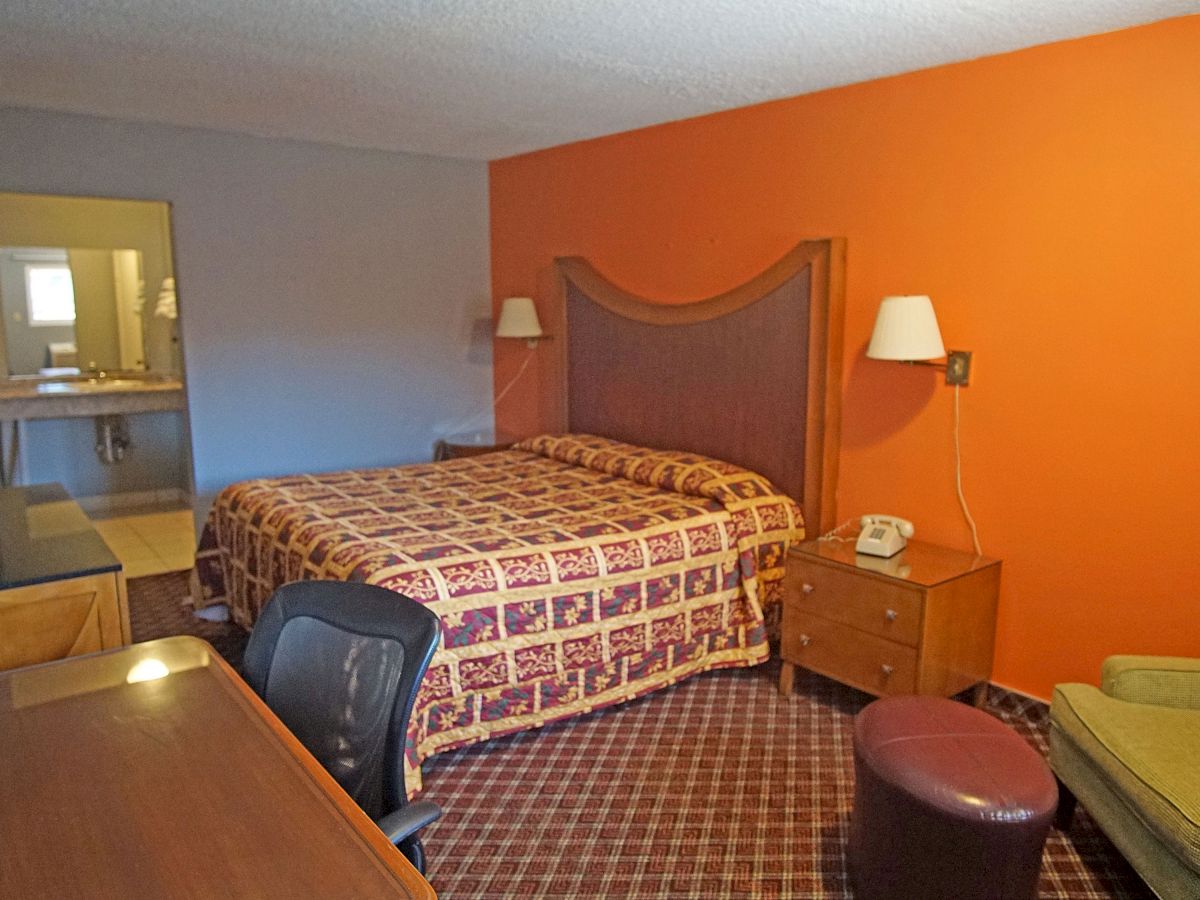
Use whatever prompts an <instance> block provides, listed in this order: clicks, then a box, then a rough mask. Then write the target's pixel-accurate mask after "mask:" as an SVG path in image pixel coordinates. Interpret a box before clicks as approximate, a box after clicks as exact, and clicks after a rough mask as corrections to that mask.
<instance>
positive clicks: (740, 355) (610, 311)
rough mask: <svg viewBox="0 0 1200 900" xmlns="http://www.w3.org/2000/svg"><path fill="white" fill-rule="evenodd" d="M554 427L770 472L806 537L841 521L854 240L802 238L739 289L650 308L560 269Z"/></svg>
mask: <svg viewBox="0 0 1200 900" xmlns="http://www.w3.org/2000/svg"><path fill="white" fill-rule="evenodd" d="M556 264H557V267H558V274H559V284H560V290H559V292H558V295H557V296H556V297H555V298H554V301H553V304H554V308H553V309H551V310H549V311H548V312H549V314H550V316H549V317H550V319H551V321H552V322H553V325H552V329H551V333H552V334H554V335H555V338H556V340H554V341H551V342H550V344H549V346H550V348H551V354H552V357H553V361H552V365H551V372H550V377H551V383H552V385H553V390H554V394H555V396H554V406H555V408H554V410H553V419H552V423H551V427H552V429H553V430H556V431H564V432H565V431H571V432H584V433H589V434H598V435H604V436H606V437H611V438H615V439H617V440H622V441H627V442H629V443H634V444H641V445H643V446H648V447H657V448H662V449H673V450H687V451H691V452H694V453H701V454H704V455H706V456H712V457H716V458H718V459H724V460H727V461H728V462H732V463H737V464H738V465H742V466H745V467H746V468H748V469H752V470H754V471H756V472H759V473H760V474H762V475H765V476H766V477H767V478H769V479H770V480H771V481H772V482H774V484H775V485H777V486H778V487H779V488H780V489H781V490H783V491H784V492H785V493H787V494H789V495H790V496H792V497H793V498H795V499H796V501H797V502H799V503H800V506H801V508H802V509H803V511H804V519H805V525H806V529H807V531H808V534H809V536H810V537H815V536H816V535H817V534H820V533H822V532H825V531H828V530H829V529H830V528H832V527H833V525H834V517H835V515H836V509H835V491H836V489H837V465H838V448H839V434H840V428H841V371H842V316H843V291H844V273H845V241H844V240H843V239H840V238H832V239H826V240H814V241H804V242H802V243H800V244H798V245H797V246H796V247H795V248H794V249H792V250H791V251H789V252H788V253H787V254H786V255H785V256H784V257H783V258H782V259H780V260H779V261H778V262H776V263H775V264H774V265H773V266H771V267H770V268H769V269H767V270H766V271H765V272H763V273H762V274H760V275H758V276H757V277H755V278H752V279H751V280H750V281H748V282H746V283H745V284H743V285H741V286H740V287H736V288H734V289H733V290H730V291H727V292H725V293H723V294H719V295H717V296H715V297H710V298H708V299H706V300H699V301H696V302H692V303H683V304H662V303H654V302H651V301H649V300H646V299H645V298H642V297H638V296H636V295H634V294H631V293H629V292H627V291H624V290H622V289H621V288H619V287H617V286H616V285H614V284H613V283H612V282H610V281H608V280H607V279H606V278H605V277H604V276H603V275H601V274H600V273H599V272H597V271H596V269H595V268H593V267H592V266H591V264H589V263H588V262H587V261H586V260H584V259H582V258H580V257H564V258H560V259H558V260H556Z"/></svg>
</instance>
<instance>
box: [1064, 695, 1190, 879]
mask: <svg viewBox="0 0 1200 900" xmlns="http://www.w3.org/2000/svg"><path fill="white" fill-rule="evenodd" d="M1050 721H1051V724H1052V727H1055V728H1058V729H1059V730H1060V732H1061V733H1062V734H1063V736H1065V737H1066V738H1068V739H1069V740H1071V741H1072V742H1073V743H1074V744H1075V745H1076V746H1077V747H1079V748H1080V749H1081V750H1082V751H1083V752H1084V753H1085V754H1086V755H1087V756H1088V758H1090V759H1091V760H1093V761H1094V763H1095V765H1096V768H1097V769H1098V773H1097V774H1098V775H1100V776H1101V777H1103V778H1104V779H1105V780H1106V781H1107V782H1108V784H1109V786H1110V788H1111V789H1112V790H1113V791H1115V792H1116V793H1118V794H1120V795H1121V796H1123V797H1124V798H1125V799H1126V801H1127V802H1128V804H1129V806H1130V807H1131V808H1132V809H1133V810H1134V811H1135V812H1136V813H1137V814H1138V816H1139V818H1141V819H1142V822H1143V824H1144V825H1145V826H1146V827H1147V828H1149V829H1150V830H1151V831H1153V832H1154V834H1155V835H1157V836H1158V838H1159V839H1160V840H1161V841H1162V842H1163V844H1165V845H1166V846H1168V847H1170V848H1171V849H1172V850H1173V851H1174V852H1175V854H1176V855H1177V856H1178V857H1179V858H1180V860H1181V861H1183V863H1184V864H1185V865H1187V866H1190V867H1191V868H1192V869H1193V870H1196V871H1200V711H1198V710H1193V709H1174V708H1170V707H1165V706H1152V705H1149V704H1145V703H1130V702H1127V701H1125V700H1117V699H1115V698H1113V697H1109V696H1108V695H1107V694H1104V693H1101V692H1100V691H1099V690H1097V689H1096V688H1094V687H1092V686H1091V685H1089V684H1060V685H1058V686H1057V687H1056V688H1055V689H1054V698H1053V701H1052V702H1051V705H1050Z"/></svg>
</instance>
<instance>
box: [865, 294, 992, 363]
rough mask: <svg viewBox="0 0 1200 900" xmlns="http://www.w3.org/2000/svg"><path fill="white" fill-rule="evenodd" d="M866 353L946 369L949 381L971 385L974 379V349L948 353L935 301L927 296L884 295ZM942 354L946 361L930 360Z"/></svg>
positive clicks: (880, 357) (874, 357)
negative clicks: (939, 326) (934, 306)
mask: <svg viewBox="0 0 1200 900" xmlns="http://www.w3.org/2000/svg"><path fill="white" fill-rule="evenodd" d="M867 356H869V357H871V359H891V360H896V361H899V362H906V363H909V364H910V365H916V366H933V367H935V368H938V369H945V370H946V384H968V383H969V382H970V378H971V351H970V350H951V351H950V352H949V353H947V352H946V346H945V345H944V344H943V343H942V332H941V330H940V329H939V328H938V323H937V316H936V315H935V314H934V312H933V303H932V302H931V301H930V299H929V298H928V297H925V296H919V295H918V296H909V297H884V298H883V302H882V303H880V304H879V315H878V316H876V317H875V331H874V332H873V333H872V334H871V343H870V344H869V345H868V346H867ZM943 356H944V357H946V361H945V362H944V363H936V362H931V361H930V360H934V359H941V358H942V357H943Z"/></svg>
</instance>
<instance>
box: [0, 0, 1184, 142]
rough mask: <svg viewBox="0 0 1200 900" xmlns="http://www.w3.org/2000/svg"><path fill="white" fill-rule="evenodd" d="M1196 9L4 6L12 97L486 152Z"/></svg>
mask: <svg viewBox="0 0 1200 900" xmlns="http://www.w3.org/2000/svg"><path fill="white" fill-rule="evenodd" d="M1197 11H1200V0H790V2H789V0H492V2H489V0H0V104H6V105H15V106H31V107H38V108H45V109H55V110H66V111H74V112H85V113H93V114H98V115H104V116H114V117H119V118H126V119H135V120H141V121H152V122H166V123H171V124H176V125H194V126H202V127H208V128H217V129H222V130H226V131H237V132H249V133H252V134H259V135H269V136H276V137H290V138H299V139H303V140H313V141H327V142H332V143H338V144H346V145H350V146H356V147H372V148H382V149H389V150H403V151H408V152H415V153H429V154H435V155H439V156H457V157H466V158H471V159H494V158H497V157H502V156H508V155H511V154H515V153H521V152H524V151H527V150H533V149H536V148H541V147H548V146H552V145H554V144H561V143H565V142H568V141H574V140H580V139H582V138H588V137H595V136H597V135H601V134H610V133H612V132H617V131H624V130H627V129H630V128H636V127H640V126H643V125H650V124H654V123H657V122H664V121H669V120H672V119H681V118H686V117H688V116H695V115H699V114H701V113H707V112H712V111H714V110H719V109H726V108H730V107H735V106H743V105H745V104H748V103H754V102H757V101H761V100H769V99H773V98H777V97H786V96H791V95H794V94H801V93H806V92H808V91H813V90H818V89H820V88H825V87H831V86H834V85H841V84H848V83H851V82H855V81H863V80H866V79H870V78H877V77H879V76H883V75H890V74H894V73H897V72H905V71H911V70H913V69H920V68H924V67H927V66H933V65H938V64H940V63H946V62H952V61H955V60H962V59H970V58H972V57H977V56H983V55H987V54H992V53H1000V52H1003V51H1007V50H1013V49H1016V48H1019V47H1026V46H1031V45H1034V44H1041V43H1046V42H1048V41H1055V40H1060V39H1063V38H1070V37H1077V36H1080V35H1085V34H1093V33H1096V32H1101V31H1108V30H1112V29H1116V28H1122V27H1125V26H1129V25H1134V24H1138V23H1142V22H1150V21H1154V20H1157V19H1163V18H1169V17H1172V16H1178V15H1184V14H1188V13H1194V12H1197ZM1197 52H1200V48H1197Z"/></svg>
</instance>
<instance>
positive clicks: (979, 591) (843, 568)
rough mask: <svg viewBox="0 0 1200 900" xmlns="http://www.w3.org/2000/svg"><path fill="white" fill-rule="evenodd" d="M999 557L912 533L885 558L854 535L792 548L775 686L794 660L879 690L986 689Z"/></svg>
mask: <svg viewBox="0 0 1200 900" xmlns="http://www.w3.org/2000/svg"><path fill="white" fill-rule="evenodd" d="M999 592H1000V561H999V560H995V559H988V558H987V557H977V556H974V555H973V554H970V553H962V552H960V551H957V550H950V549H947V548H944V547H938V546H935V545H933V544H926V543H922V542H920V541H909V543H908V546H907V547H906V548H905V549H904V550H902V551H901V552H900V553H898V554H897V555H896V556H893V557H891V558H890V559H881V558H879V557H873V556H865V555H862V554H858V553H855V552H854V543H853V542H852V541H851V542H821V541H808V542H806V543H803V544H799V545H798V546H796V547H793V548H792V549H791V551H790V552H789V554H788V561H787V576H786V581H785V585H784V602H783V625H782V640H781V643H780V654H781V656H782V657H783V668H782V671H781V673H780V676H779V689H780V691H781V692H782V693H783V694H785V695H790V694H791V693H792V682H793V678H794V676H795V667H796V666H804V667H805V668H806V669H811V670H812V671H814V672H818V673H820V674H822V675H826V676H828V677H830V678H833V679H836V680H837V681H840V682H842V683H844V684H848V685H851V686H852V687H856V688H859V689H860V690H863V691H867V692H868V693H871V694H875V695H876V696H883V695H887V694H933V695H938V696H943V697H949V696H951V695H953V694H957V693H959V692H960V691H964V690H966V689H967V688H969V687H974V688H975V695H974V700H975V703H976V705H981V704H982V703H983V701H984V699H985V698H986V692H987V682H988V679H989V678H990V677H991V674H992V653H993V647H994V645H995V639H996V605H997V602H998V599H999Z"/></svg>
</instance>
